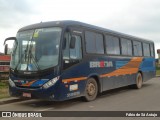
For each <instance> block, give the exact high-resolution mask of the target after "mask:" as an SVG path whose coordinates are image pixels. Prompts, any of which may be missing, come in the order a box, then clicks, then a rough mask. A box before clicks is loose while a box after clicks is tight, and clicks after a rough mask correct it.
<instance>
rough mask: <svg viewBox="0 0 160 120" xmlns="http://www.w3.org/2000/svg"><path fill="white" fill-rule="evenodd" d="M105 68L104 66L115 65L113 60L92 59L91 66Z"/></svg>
mask: <svg viewBox="0 0 160 120" xmlns="http://www.w3.org/2000/svg"><path fill="white" fill-rule="evenodd" d="M99 67H100V68H104V67H113V62H112V61H91V62H90V68H99Z"/></svg>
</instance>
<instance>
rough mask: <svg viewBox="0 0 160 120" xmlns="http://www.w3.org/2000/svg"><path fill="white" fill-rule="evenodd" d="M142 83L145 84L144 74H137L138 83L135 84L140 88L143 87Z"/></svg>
mask: <svg viewBox="0 0 160 120" xmlns="http://www.w3.org/2000/svg"><path fill="white" fill-rule="evenodd" d="M142 84H143V78H142V74H141V73H138V74H137V76H136V84H135V85H134V87H135V88H136V89H140V88H141V87H142Z"/></svg>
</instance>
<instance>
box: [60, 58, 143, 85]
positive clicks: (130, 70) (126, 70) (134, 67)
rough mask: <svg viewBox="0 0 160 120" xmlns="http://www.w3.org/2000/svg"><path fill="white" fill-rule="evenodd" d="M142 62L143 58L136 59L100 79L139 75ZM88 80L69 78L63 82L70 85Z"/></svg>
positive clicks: (84, 78)
mask: <svg viewBox="0 0 160 120" xmlns="http://www.w3.org/2000/svg"><path fill="white" fill-rule="evenodd" d="M142 60H143V57H134V58H132V59H131V60H130V61H129V62H128V63H127V64H126V65H125V66H122V67H121V68H119V69H117V70H115V71H113V72H111V73H107V74H102V75H100V77H112V76H119V75H126V74H134V73H137V72H138V70H139V66H140V64H141V62H142ZM86 79H87V77H77V78H68V79H63V80H62V82H63V83H69V82H71V81H81V80H86Z"/></svg>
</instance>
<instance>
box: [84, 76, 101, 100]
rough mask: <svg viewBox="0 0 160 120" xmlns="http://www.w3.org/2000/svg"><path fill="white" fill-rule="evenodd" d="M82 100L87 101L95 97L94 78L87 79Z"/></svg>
mask: <svg viewBox="0 0 160 120" xmlns="http://www.w3.org/2000/svg"><path fill="white" fill-rule="evenodd" d="M84 94H85V95H84V100H85V101H87V102H89V101H93V100H95V99H96V97H97V94H98V85H97V82H96V80H95V79H94V78H89V79H88V80H87V84H86V88H85V92H84Z"/></svg>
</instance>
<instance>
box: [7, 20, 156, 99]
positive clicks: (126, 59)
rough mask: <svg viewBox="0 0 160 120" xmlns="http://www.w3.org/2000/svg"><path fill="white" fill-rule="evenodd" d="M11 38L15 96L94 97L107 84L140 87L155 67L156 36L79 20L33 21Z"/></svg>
mask: <svg viewBox="0 0 160 120" xmlns="http://www.w3.org/2000/svg"><path fill="white" fill-rule="evenodd" d="M8 40H14V41H15V42H14V48H13V51H12V54H11V62H10V75H9V92H10V95H11V96H17V97H21V96H23V97H30V98H39V99H47V100H53V101H63V100H67V99H72V98H76V97H83V98H85V100H86V101H92V100H94V99H95V98H96V96H97V94H98V93H101V92H103V91H106V90H109V89H114V88H118V87H122V86H128V85H131V86H134V87H135V88H138V89H139V88H141V87H142V83H143V82H145V81H147V80H149V79H151V78H153V77H154V76H155V72H156V71H155V50H154V42H153V41H150V40H145V39H141V38H137V37H134V36H130V35H126V34H122V33H119V32H115V31H112V30H108V29H104V28H100V27H97V26H93V25H89V24H86V23H81V22H77V21H53V22H42V23H38V24H33V25H29V26H26V27H23V28H21V29H20V30H19V31H18V32H17V35H16V37H10V38H7V39H6V40H5V42H6V41H8ZM5 51H6V52H7V48H5Z"/></svg>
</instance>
